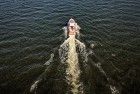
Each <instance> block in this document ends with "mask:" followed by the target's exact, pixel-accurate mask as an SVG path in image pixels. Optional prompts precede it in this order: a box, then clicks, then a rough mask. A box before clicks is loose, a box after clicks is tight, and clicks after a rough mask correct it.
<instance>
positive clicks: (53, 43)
mask: <svg viewBox="0 0 140 94" xmlns="http://www.w3.org/2000/svg"><path fill="white" fill-rule="evenodd" d="M71 17H72V18H74V19H75V20H76V21H77V23H78V24H79V25H80V27H81V41H82V42H84V43H85V44H86V47H87V50H92V51H94V53H95V55H94V56H90V57H89V62H88V66H89V67H88V68H87V69H86V68H84V69H85V71H84V70H82V68H81V70H82V71H83V76H82V77H81V79H82V81H83V82H84V86H85V89H84V90H85V93H86V94H111V92H110V90H109V88H108V86H107V81H106V79H105V77H104V76H103V75H102V73H100V72H99V70H98V69H97V68H96V67H95V66H93V65H92V64H93V62H95V63H97V62H100V63H101V64H102V68H103V69H104V71H105V72H106V74H107V76H108V77H109V78H111V79H112V80H111V82H110V83H111V84H113V85H114V86H116V87H117V88H118V90H119V91H120V94H140V90H139V89H140V0H0V94H28V93H29V89H30V86H31V85H32V84H33V82H34V81H35V80H36V79H37V78H38V77H39V75H41V74H42V73H43V72H44V70H45V69H46V66H44V65H43V64H44V63H45V62H46V61H47V60H48V59H49V58H50V54H51V53H54V54H55V58H54V62H52V63H51V64H50V66H48V67H47V68H48V70H47V73H45V74H43V75H45V77H44V78H45V80H44V81H42V83H40V84H39V87H38V89H37V94H44V93H45V94H65V92H66V91H67V89H66V88H65V87H67V85H65V82H64V81H63V79H65V77H64V76H63V72H64V70H63V69H64V67H62V66H61V63H60V60H59V58H58V47H59V46H60V44H62V42H63V41H64V36H63V31H62V27H63V26H64V25H65V24H66V22H67V21H68V19H69V18H71ZM93 44H94V48H92V47H91V46H92V45H93ZM83 65H84V64H83ZM81 66H82V65H81ZM61 73H62V74H61ZM63 83H64V84H63Z"/></svg>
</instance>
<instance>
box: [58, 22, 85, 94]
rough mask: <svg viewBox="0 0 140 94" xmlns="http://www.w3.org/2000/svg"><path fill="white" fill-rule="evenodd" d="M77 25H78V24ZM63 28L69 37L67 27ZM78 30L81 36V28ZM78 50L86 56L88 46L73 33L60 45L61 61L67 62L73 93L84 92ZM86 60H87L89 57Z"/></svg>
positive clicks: (67, 73)
mask: <svg viewBox="0 0 140 94" xmlns="http://www.w3.org/2000/svg"><path fill="white" fill-rule="evenodd" d="M76 26H78V25H77V24H76ZM76 28H78V27H76ZM63 29H64V32H65V37H67V32H68V29H67V28H66V27H65V28H63ZM77 32H78V36H79V30H77ZM76 48H77V49H76ZM77 50H78V51H79V53H81V54H82V55H83V57H86V48H85V45H84V43H81V42H80V41H79V40H77V39H76V38H75V35H73V34H72V35H69V38H68V39H67V40H65V41H64V43H63V44H62V45H61V46H60V49H59V56H60V59H61V62H62V63H66V64H67V69H66V80H67V83H68V85H69V86H70V87H71V92H72V93H73V94H83V93H84V91H83V84H82V82H80V74H81V70H80V67H79V62H78V53H77ZM85 61H87V58H86V59H85Z"/></svg>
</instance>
